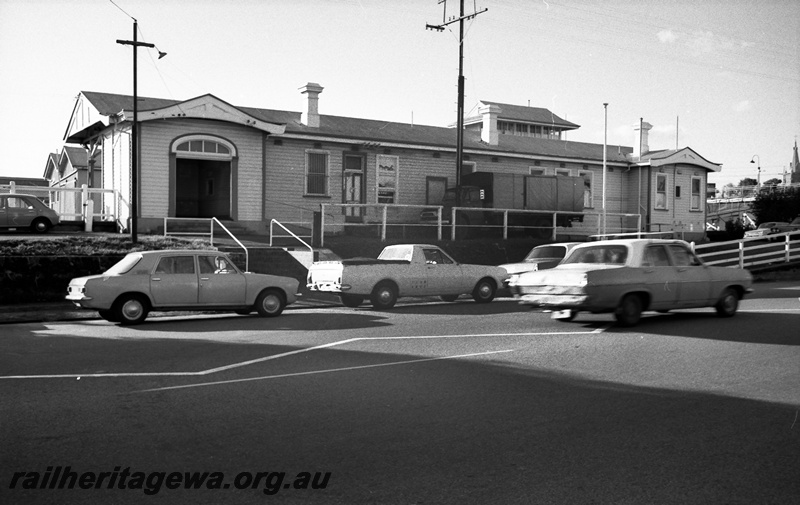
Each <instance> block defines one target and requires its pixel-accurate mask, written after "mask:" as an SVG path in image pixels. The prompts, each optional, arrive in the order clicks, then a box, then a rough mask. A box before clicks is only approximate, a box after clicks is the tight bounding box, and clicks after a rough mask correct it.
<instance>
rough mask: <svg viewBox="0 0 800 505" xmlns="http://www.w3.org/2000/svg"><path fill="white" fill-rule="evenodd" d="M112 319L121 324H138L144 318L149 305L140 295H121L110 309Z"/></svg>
mask: <svg viewBox="0 0 800 505" xmlns="http://www.w3.org/2000/svg"><path fill="white" fill-rule="evenodd" d="M112 311H113V312H114V314H113V315H114V319H115V320H117V321H119V323H120V324H121V325H123V326H129V325H134V324H139V323H141V322H142V321H144V320H145V318H146V317H147V313H148V312H149V311H150V307H149V305H148V303H147V300H145V298H144V297H143V296H142V295H123V296H122V297H120V298H119V299H118V300H117V302H116V303H115V304H114V308H113V309H112Z"/></svg>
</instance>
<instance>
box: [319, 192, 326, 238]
mask: <svg viewBox="0 0 800 505" xmlns="http://www.w3.org/2000/svg"><path fill="white" fill-rule="evenodd" d="M319 246H320V247H324V246H325V204H324V203H321V204H319Z"/></svg>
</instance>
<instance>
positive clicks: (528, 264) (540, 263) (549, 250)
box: [500, 242, 582, 287]
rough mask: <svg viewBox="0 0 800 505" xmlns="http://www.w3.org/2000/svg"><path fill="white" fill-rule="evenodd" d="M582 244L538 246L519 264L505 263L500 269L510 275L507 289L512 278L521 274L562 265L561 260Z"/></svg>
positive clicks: (507, 280) (567, 243) (563, 243)
mask: <svg viewBox="0 0 800 505" xmlns="http://www.w3.org/2000/svg"><path fill="white" fill-rule="evenodd" d="M581 243H582V242H561V243H557V244H542V245H537V246H536V247H534V248H533V249H531V250H530V252H529V253H528V255H527V256H525V258H524V259H523V260H522V261H520V262H519V263H505V264H503V265H500V268H504V269H505V271H506V272H508V275H509V278H508V279H506V281H505V285H506V287H508V284H509V282H511V279H512V278H513V279H516V278H517V277H518V276H519V275H520V274H523V273H525V272H535V271H536V270H545V269H547V268H553V267H554V266H556V265H558V264H559V263H561V260H563V259H564V257H565V256H566V255H567V253H568V252H570V251H571V250H572V248H573V247H575V246H576V245H578V244H581Z"/></svg>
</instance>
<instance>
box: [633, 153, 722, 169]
mask: <svg viewBox="0 0 800 505" xmlns="http://www.w3.org/2000/svg"><path fill="white" fill-rule="evenodd" d="M679 163H683V164H687V165H697V166H700V167H703V168H706V169H707V170H710V171H712V172H719V171H720V170H722V164H720V163H714V162H711V161H708V160H707V159H705V158H703V157H702V156H700V155H699V154H697V152H695V151H694V150H693V149H692V148H691V147H683V148H681V149H664V150H661V151H650V152H646V153H644V154H643V155H642V156H641V159H640V160H639V162H638V163H637V164H638V165H650V166H651V167H660V166H664V165H677V164H679Z"/></svg>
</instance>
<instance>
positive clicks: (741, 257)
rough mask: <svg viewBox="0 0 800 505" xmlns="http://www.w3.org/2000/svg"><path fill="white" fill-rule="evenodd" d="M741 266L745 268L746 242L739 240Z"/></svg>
mask: <svg viewBox="0 0 800 505" xmlns="http://www.w3.org/2000/svg"><path fill="white" fill-rule="evenodd" d="M739 268H742V269H743V268H744V242H741V241H740V242H739Z"/></svg>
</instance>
